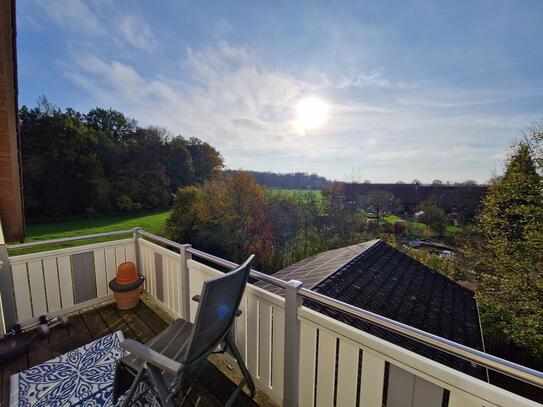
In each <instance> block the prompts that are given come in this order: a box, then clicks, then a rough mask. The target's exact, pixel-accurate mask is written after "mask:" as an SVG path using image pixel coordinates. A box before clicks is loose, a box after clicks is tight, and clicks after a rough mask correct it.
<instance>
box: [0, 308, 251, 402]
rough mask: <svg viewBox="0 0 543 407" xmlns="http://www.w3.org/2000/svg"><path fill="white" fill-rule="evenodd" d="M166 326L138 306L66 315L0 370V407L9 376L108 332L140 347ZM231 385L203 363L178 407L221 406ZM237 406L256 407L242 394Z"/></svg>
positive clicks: (149, 312)
mask: <svg viewBox="0 0 543 407" xmlns="http://www.w3.org/2000/svg"><path fill="white" fill-rule="evenodd" d="M167 326H168V323H167V322H165V321H164V319H162V318H161V317H160V316H159V315H157V314H156V313H155V312H154V311H153V310H152V309H151V308H149V307H148V306H147V305H145V304H144V303H142V302H140V303H139V305H138V306H137V307H136V308H135V309H133V310H129V311H119V310H117V309H116V307H115V303H114V302H108V303H105V304H101V305H99V306H95V307H91V308H87V309H85V310H82V311H79V312H75V313H73V314H70V325H69V326H68V327H67V328H60V329H56V330H52V331H51V333H50V335H49V336H48V337H47V338H43V339H38V340H36V342H34V344H33V345H32V347H31V348H30V350H29V352H28V353H27V354H26V355H23V356H21V357H19V358H18V359H16V360H13V361H10V362H8V363H5V364H3V365H2V366H1V379H2V387H1V390H0V391H1V394H0V395H1V401H2V404H1V405H2V406H6V407H7V406H8V405H9V382H10V377H11V375H13V374H15V373H18V372H20V371H22V370H25V369H28V368H30V367H32V366H36V365H38V364H40V363H43V362H45V361H47V360H49V359H52V358H55V357H57V356H59V355H62V354H64V353H66V352H68V351H70V350H72V349H75V348H78V347H80V346H83V345H85V344H87V343H89V342H91V341H93V340H95V339H97V338H100V337H102V336H104V335H107V334H109V333H111V332H115V331H118V330H122V332H123V334H124V336H125V338H132V339H135V340H138V341H140V342H142V343H144V342H146V341H148V340H149V339H151V338H153V337H154V336H155V335H156V334H158V333H159V332H161V331H162V330H163V329H165V328H166V327H167ZM234 388H235V385H234V383H233V382H232V381H231V380H229V379H228V378H227V377H226V376H224V375H223V373H222V372H221V371H220V370H219V369H218V368H217V367H215V366H214V365H213V364H212V363H210V362H205V363H204V364H203V365H202V366H201V368H199V369H198V370H197V371H196V373H195V374H193V375H192V376H191V378H190V380H189V381H188V383H187V386H186V388H185V399H184V400H183V402H182V404H181V405H182V406H222V405H224V403H225V402H226V400H227V399H228V397H229V396H230V394H231V393H232V391H233V390H234ZM236 405H237V406H258V404H257V403H255V402H254V401H253V400H251V399H250V398H249V397H247V396H246V395H245V394H241V395H240V396H239V397H238V399H237V401H236Z"/></svg>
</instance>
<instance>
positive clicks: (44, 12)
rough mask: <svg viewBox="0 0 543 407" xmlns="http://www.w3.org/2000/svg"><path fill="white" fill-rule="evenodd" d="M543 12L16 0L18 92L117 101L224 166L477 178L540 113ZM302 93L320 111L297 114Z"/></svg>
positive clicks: (491, 170) (512, 4)
mask: <svg viewBox="0 0 543 407" xmlns="http://www.w3.org/2000/svg"><path fill="white" fill-rule="evenodd" d="M542 21H543V1H539V0H534V1H528V0H526V1H503V0H495V1H490V0H488V1H458V0H457V1H446V0H444V1H422V0H417V1H386V2H383V1H363V0H359V1H354V2H347V1H341V2H317V1H308V2H298V1H285V2H282V1H267V2H264V1H247V2H243V1H229V2H226V1H224V2H219V1H212V2H204V1H198V2H185V1H177V0H175V1H174V0H171V1H166V0H164V1H145V0H139V1H135V0H131V1H122V0H118V1H115V0H88V1H83V0H54V1H48V0H35V1H34V0H19V1H18V2H17V30H18V33H17V41H18V44H17V45H18V69H19V93H20V94H19V103H20V104H21V105H23V104H26V105H29V106H33V105H35V104H36V101H37V99H38V97H40V96H41V95H45V96H46V97H47V98H48V99H49V101H50V102H51V103H53V104H55V105H57V106H59V107H61V108H65V107H73V108H75V109H77V110H79V111H81V112H87V111H88V110H90V109H91V108H93V107H96V106H99V107H104V108H113V109H115V110H119V111H121V112H123V113H124V114H126V115H128V116H130V117H133V118H134V119H136V120H137V121H138V123H139V124H140V125H141V126H150V125H153V126H160V127H164V128H166V129H167V130H168V131H169V132H171V133H172V134H175V135H177V134H180V135H182V136H184V137H198V138H200V139H202V140H204V141H207V142H209V143H210V144H212V145H213V146H215V147H216V148H217V149H218V150H219V151H220V152H221V153H222V155H223V157H224V159H225V163H226V166H227V167H228V168H231V169H247V170H256V171H274V172H282V173H284V172H294V171H302V172H311V173H313V172H315V173H318V174H319V175H322V176H325V177H328V178H330V179H338V180H357V181H362V180H366V179H369V180H371V181H372V182H396V181H399V180H403V181H406V182H410V181H411V180H413V179H419V180H422V181H423V182H430V181H432V180H434V179H442V180H451V181H462V180H467V179H473V180H476V181H478V182H484V181H487V180H488V179H489V178H490V177H491V176H492V175H493V174H495V173H496V172H499V171H500V169H501V168H502V164H503V159H504V157H505V156H506V153H507V151H508V149H509V148H510V145H511V143H512V142H513V140H514V139H515V138H517V137H518V136H519V135H520V134H521V132H522V130H523V129H525V128H526V127H528V126H530V124H531V123H532V122H534V121H535V120H539V119H542V118H543V46H542V45H541V44H543V24H541V22H542ZM308 98H310V99H309V100H313V101H314V100H317V101H318V102H319V103H321V104H323V105H324V106H326V109H325V113H322V112H321V113H320V114H321V115H322V114H324V115H325V117H319V118H318V119H323V120H317V121H318V122H320V123H319V124H321V125H320V126H318V127H315V128H310V129H305V128H304V129H300V126H299V122H300V118H299V115H300V109H299V106H300V103H302V102H301V101H304V100H308ZM320 111H322V109H320ZM309 114H310V115H311V112H310V113H309ZM315 114H316V113H315ZM310 119H311V117H310Z"/></svg>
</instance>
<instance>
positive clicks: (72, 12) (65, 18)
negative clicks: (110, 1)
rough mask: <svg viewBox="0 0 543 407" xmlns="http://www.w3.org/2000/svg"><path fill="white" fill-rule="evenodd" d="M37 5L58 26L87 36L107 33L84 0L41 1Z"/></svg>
mask: <svg viewBox="0 0 543 407" xmlns="http://www.w3.org/2000/svg"><path fill="white" fill-rule="evenodd" d="M35 4H36V6H37V7H38V9H39V10H41V12H43V13H44V14H45V15H46V16H49V17H50V18H51V19H52V20H53V21H54V22H55V23H56V24H58V25H60V26H61V27H65V28H68V29H70V30H71V31H77V32H83V33H86V34H101V33H103V32H104V31H105V27H104V26H103V24H102V23H101V22H100V21H99V20H98V18H97V16H96V15H95V14H94V12H93V11H92V10H91V9H90V8H89V6H88V3H87V2H83V1H82V0H40V1H36V2H35Z"/></svg>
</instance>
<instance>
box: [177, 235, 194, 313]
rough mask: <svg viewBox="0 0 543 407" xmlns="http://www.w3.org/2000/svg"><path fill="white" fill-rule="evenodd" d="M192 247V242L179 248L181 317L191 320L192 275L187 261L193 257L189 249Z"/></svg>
mask: <svg viewBox="0 0 543 407" xmlns="http://www.w3.org/2000/svg"><path fill="white" fill-rule="evenodd" d="M190 247H192V246H191V245H190V244H184V245H183V247H181V249H179V254H181V318H183V319H184V320H186V321H190V298H189V297H190V276H189V266H188V264H187V262H188V261H189V260H190V259H192V254H191V253H189V252H188V251H187V249H188V248H190Z"/></svg>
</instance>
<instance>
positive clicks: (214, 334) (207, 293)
mask: <svg viewBox="0 0 543 407" xmlns="http://www.w3.org/2000/svg"><path fill="white" fill-rule="evenodd" d="M253 257H254V256H250V257H249V258H248V259H247V260H246V261H245V262H244V263H243V264H242V265H240V266H239V267H237V268H236V269H235V270H233V271H230V272H228V273H225V274H224V275H222V276H219V277H216V278H213V279H211V280H207V281H205V282H204V285H203V288H202V294H201V297H200V303H199V305H198V311H197V313H196V319H195V321H194V328H193V330H192V338H191V340H190V345H189V346H188V349H187V353H186V354H185V355H184V358H183V359H184V360H183V362H184V363H185V365H191V364H193V362H195V361H197V360H198V359H200V358H202V357H206V356H207V355H208V354H209V353H211V352H212V351H213V350H214V349H215V348H216V347H217V346H218V345H219V344H220V343H221V342H222V340H223V339H224V337H225V336H226V334H227V333H228V331H229V330H230V328H231V327H232V324H233V323H234V320H235V319H236V313H237V311H238V308H239V304H240V303H241V299H242V297H243V293H244V291H245V286H246V285H247V280H248V278H249V273H250V271H251V261H252V260H253Z"/></svg>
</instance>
